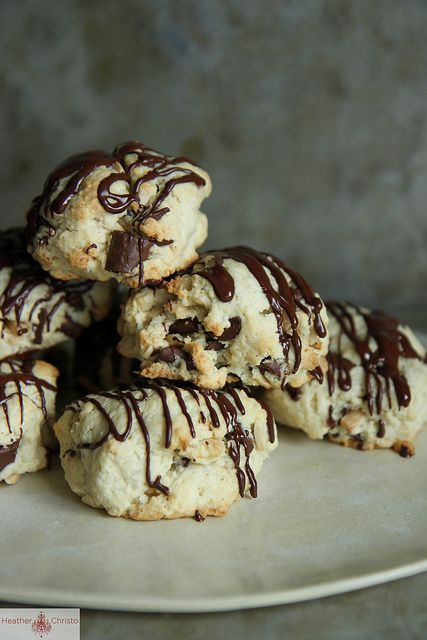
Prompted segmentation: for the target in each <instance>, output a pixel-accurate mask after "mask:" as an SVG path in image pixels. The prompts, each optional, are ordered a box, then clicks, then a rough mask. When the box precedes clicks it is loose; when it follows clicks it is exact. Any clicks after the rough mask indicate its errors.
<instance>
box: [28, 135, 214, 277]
mask: <svg viewBox="0 0 427 640" xmlns="http://www.w3.org/2000/svg"><path fill="white" fill-rule="evenodd" d="M210 192H211V181H210V178H209V176H208V174H207V173H206V172H205V171H204V170H203V169H201V168H200V167H197V166H196V165H194V164H193V163H192V162H191V161H190V160H188V159H187V158H173V157H170V156H165V155H163V154H161V153H158V152H157V151H154V150H152V149H149V148H148V147H146V146H145V145H143V144H142V143H140V142H126V143H124V144H121V145H119V146H118V147H117V148H116V149H115V150H114V151H113V153H112V154H109V153H106V152H104V151H88V152H86V153H81V154H78V155H75V156H71V158H68V159H67V160H65V161H64V162H63V163H62V164H60V165H59V166H58V167H57V168H56V169H54V171H53V172H52V173H51V174H50V175H49V176H48V178H47V180H46V183H45V186H44V190H43V193H42V195H41V196H39V197H38V198H35V200H34V202H33V206H32V208H31V210H30V212H29V214H28V228H27V236H28V242H29V250H30V251H31V253H32V254H33V256H34V258H35V259H36V260H38V261H39V262H40V264H41V265H42V267H43V268H44V269H46V270H47V271H49V272H50V273H51V274H52V275H53V276H54V277H55V278H59V279H61V280H69V279H72V278H89V279H91V280H108V279H109V278H112V277H113V278H115V279H116V280H118V281H119V282H123V283H125V284H127V285H128V286H129V287H140V286H142V285H144V284H148V283H152V282H158V281H160V280H161V279H162V278H164V277H166V276H168V275H170V274H171V273H174V272H175V271H177V270H179V269H184V268H185V267H187V266H188V265H189V264H191V263H192V262H194V261H195V260H196V259H197V256H198V254H197V252H196V249H197V248H198V247H199V246H200V245H201V244H203V242H204V241H205V239H206V236H207V218H206V216H205V214H204V213H202V212H201V211H200V205H201V203H202V201H203V200H204V199H205V198H206V197H207V196H209V194H210Z"/></svg>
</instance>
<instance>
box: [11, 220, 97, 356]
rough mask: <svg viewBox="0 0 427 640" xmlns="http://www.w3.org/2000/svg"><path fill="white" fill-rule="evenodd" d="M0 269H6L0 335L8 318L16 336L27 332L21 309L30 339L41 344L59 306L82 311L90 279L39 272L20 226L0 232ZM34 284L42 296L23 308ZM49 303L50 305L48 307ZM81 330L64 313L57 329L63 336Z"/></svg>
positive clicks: (89, 288) (33, 288) (91, 285)
mask: <svg viewBox="0 0 427 640" xmlns="http://www.w3.org/2000/svg"><path fill="white" fill-rule="evenodd" d="M0 269H10V274H9V280H8V282H7V284H6V287H5V288H4V290H3V291H2V293H1V294H0V324H1V327H0V338H2V337H3V336H4V331H5V328H6V326H7V322H9V321H10V322H13V323H15V324H16V325H17V331H18V335H22V334H23V333H27V331H28V328H27V327H26V326H23V325H21V321H22V315H23V313H24V310H25V315H26V319H25V322H29V323H31V325H32V333H33V338H32V342H33V343H34V344H35V345H41V344H42V342H43V334H44V332H45V331H50V328H51V323H52V320H53V318H54V316H55V314H56V313H57V311H58V310H59V309H60V308H61V307H62V306H63V305H65V306H67V307H69V308H74V309H75V310H77V311H81V310H83V309H84V306H85V301H84V297H83V296H84V295H85V294H87V293H88V292H89V291H90V290H91V289H92V287H93V282H90V281H88V280H83V281H79V282H73V281H68V282H63V281H61V280H55V279H54V278H52V277H51V276H50V275H49V274H48V273H46V271H43V269H42V268H41V267H40V265H39V264H38V263H37V262H35V260H33V259H32V258H31V256H30V255H29V254H28V253H27V251H26V248H25V241H24V231H23V230H22V229H9V230H8V231H3V232H1V233H0ZM37 287H43V297H39V298H37V299H36V300H35V301H34V302H33V301H32V302H31V307H30V308H29V309H27V308H26V305H27V304H28V300H29V298H30V296H31V294H32V293H33V292H34V290H35V289H36V288H37ZM54 298H57V299H55V300H54ZM50 303H51V304H52V303H53V304H52V306H51V308H50V309H49V310H48V305H49V304H50ZM27 318H28V320H27ZM82 329H83V327H82V326H81V325H80V324H78V323H77V322H76V321H74V320H72V319H71V317H70V316H69V315H66V321H65V322H64V323H63V325H62V326H61V328H60V330H61V331H62V332H63V333H64V334H65V335H67V336H69V335H70V334H72V336H73V337H75V336H76V335H78V334H79V333H81V331H82Z"/></svg>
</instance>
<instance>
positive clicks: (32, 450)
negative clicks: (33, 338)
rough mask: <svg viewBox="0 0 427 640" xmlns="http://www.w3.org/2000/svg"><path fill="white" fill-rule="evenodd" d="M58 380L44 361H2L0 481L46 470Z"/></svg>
mask: <svg viewBox="0 0 427 640" xmlns="http://www.w3.org/2000/svg"><path fill="white" fill-rule="evenodd" d="M57 377H58V370H57V369H56V368H55V367H53V366H52V365H50V364H48V363H47V362H43V361H42V360H24V361H20V360H4V361H2V362H0V482H1V481H2V480H5V481H6V482H7V483H8V484H12V483H14V482H16V481H17V480H18V479H19V477H20V476H21V475H22V474H23V473H28V472H30V471H38V470H39V469H44V467H46V465H47V460H48V458H47V455H48V452H47V449H46V445H48V444H49V439H50V434H49V429H50V426H51V423H52V422H53V421H54V419H55V397H56V379H57Z"/></svg>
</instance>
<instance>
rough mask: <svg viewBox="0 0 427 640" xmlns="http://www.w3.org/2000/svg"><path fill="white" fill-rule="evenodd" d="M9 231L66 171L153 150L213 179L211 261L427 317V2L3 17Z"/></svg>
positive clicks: (225, 2) (190, 3)
mask: <svg viewBox="0 0 427 640" xmlns="http://www.w3.org/2000/svg"><path fill="white" fill-rule="evenodd" d="M0 18H1V19H0V25H1V26H0V37H1V43H0V46H1V55H0V74H1V75H0V78H1V85H0V87H1V107H0V108H1V110H2V113H1V119H0V121H1V127H2V133H1V144H2V153H1V158H2V162H1V167H0V189H1V193H2V213H1V223H2V225H3V226H4V225H6V224H9V223H10V222H14V221H15V220H18V219H20V218H21V217H22V215H23V212H24V211H25V209H26V207H27V206H28V203H29V201H30V199H31V197H32V196H33V195H34V194H36V193H37V192H38V191H40V189H41V186H42V182H43V179H44V176H45V174H46V172H47V171H48V170H49V169H50V168H51V167H52V166H53V165H54V164H55V163H56V162H57V161H59V160H61V159H62V158H63V156H64V155H67V154H70V153H72V152H75V151H78V150H81V149H84V148H93V147H99V146H101V147H107V148H110V147H112V146H114V145H115V143H116V142H118V141H121V140H124V139H128V138H140V139H142V140H144V141H146V142H147V143H148V144H150V145H152V146H154V147H157V148H159V149H160V150H163V151H165V152H170V153H175V154H182V153H184V154H187V155H189V156H193V157H194V159H195V160H197V161H198V162H199V163H200V164H202V165H203V166H205V167H206V168H207V169H208V170H209V171H210V172H211V174H212V176H213V182H214V192H213V195H212V197H211V198H210V200H209V201H208V203H207V204H206V206H205V210H206V212H207V213H208V214H210V228H211V234H210V238H209V241H208V246H211V247H214V246H217V247H219V246H221V245H222V246H224V245H229V244H231V243H236V242H239V243H242V242H244V243H249V244H253V245H255V246H256V247H259V248H263V249H270V250H272V251H273V252H276V253H277V254H278V255H279V256H281V257H283V258H284V259H285V260H287V261H288V262H289V263H290V264H291V265H292V266H295V267H297V268H300V269H301V271H302V272H303V273H304V274H305V275H306V276H307V278H308V279H311V281H313V283H314V284H315V285H316V286H317V287H318V288H319V290H320V291H321V292H322V293H323V294H324V295H325V296H339V297H345V298H350V299H353V300H358V301H360V302H364V303H367V304H370V305H376V306H380V305H381V306H383V307H385V308H388V309H401V308H404V307H406V309H408V308H410V307H414V306H416V305H417V304H419V303H421V304H422V306H423V307H424V308H425V310H426V311H427V286H426V280H427V278H426V276H427V253H426V241H427V215H426V208H427V120H426V107H427V38H426V32H427V3H426V2H425V1H423V0H406V1H404V0H400V1H398V0H375V1H370V0H366V1H364V0H358V1H355V0H353V1H352V0H347V1H343V0H330V1H329V0H289V1H279V0H264V2H259V1H258V0H240V1H239V0H179V1H178V0H160V1H157V0H153V1H151V0H140V1H137V0H120V1H118V0H117V1H112V0H103V1H97V0H92V1H91V0H70V1H60V2H59V1H58V2H55V1H54V0H52V1H49V2H48V1H40V0H19V2H16V0H13V1H12V0H3V1H2V2H1V3H0Z"/></svg>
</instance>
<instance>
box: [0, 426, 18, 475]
mask: <svg viewBox="0 0 427 640" xmlns="http://www.w3.org/2000/svg"><path fill="white" fill-rule="evenodd" d="M21 437H22V432H21ZM21 437H20V438H19V439H18V440H15V441H14V442H12V443H11V444H8V445H5V446H0V472H1V471H3V469H5V467H7V466H8V465H9V464H12V462H15V458H16V454H17V453H18V447H19V443H20V442H21Z"/></svg>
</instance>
